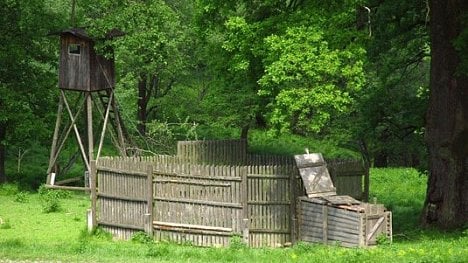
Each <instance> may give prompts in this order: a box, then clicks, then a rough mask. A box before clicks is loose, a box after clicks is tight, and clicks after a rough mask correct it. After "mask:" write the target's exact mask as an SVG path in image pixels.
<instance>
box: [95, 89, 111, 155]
mask: <svg viewBox="0 0 468 263" xmlns="http://www.w3.org/2000/svg"><path fill="white" fill-rule="evenodd" d="M113 97H114V92H113V91H112V92H111V94H110V97H109V100H112V99H113ZM111 105H112V104H111V103H108V104H107V108H106V114H105V117H104V123H103V124H102V131H101V138H100V139H99V147H98V152H97V156H96V161H99V157H100V156H101V150H102V144H103V143H104V136H105V135H106V129H107V123H108V121H109V112H110V108H111Z"/></svg>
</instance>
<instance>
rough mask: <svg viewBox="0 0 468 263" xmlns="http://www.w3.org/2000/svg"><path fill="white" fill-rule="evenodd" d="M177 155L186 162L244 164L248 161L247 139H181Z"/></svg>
mask: <svg viewBox="0 0 468 263" xmlns="http://www.w3.org/2000/svg"><path fill="white" fill-rule="evenodd" d="M177 157H179V158H180V159H182V160H183V161H184V162H185V163H197V164H201V163H206V164H229V165H242V164H245V163H246V161H247V141H246V140H216V141H179V142H178V143H177Z"/></svg>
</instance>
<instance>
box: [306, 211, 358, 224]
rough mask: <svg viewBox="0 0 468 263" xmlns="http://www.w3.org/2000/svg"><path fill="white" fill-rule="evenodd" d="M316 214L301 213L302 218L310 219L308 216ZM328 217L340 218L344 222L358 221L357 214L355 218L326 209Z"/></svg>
mask: <svg viewBox="0 0 468 263" xmlns="http://www.w3.org/2000/svg"><path fill="white" fill-rule="evenodd" d="M316 214H317V213H316V212H315V211H313V212H309V211H303V212H302V215H303V216H304V217H310V216H314V215H316ZM328 217H336V218H342V219H345V220H351V221H354V222H358V221H359V218H360V216H359V214H356V216H354V215H352V214H346V213H341V211H336V210H335V211H333V210H332V209H330V208H329V209H328Z"/></svg>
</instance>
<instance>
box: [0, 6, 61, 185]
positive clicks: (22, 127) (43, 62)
mask: <svg viewBox="0 0 468 263" xmlns="http://www.w3.org/2000/svg"><path fill="white" fill-rule="evenodd" d="M54 8H57V7H54ZM55 12H56V10H53V9H52V8H51V6H50V2H49V1H40V0H22V1H20V0H12V1H5V0H0V43H2V44H1V45H0V183H2V182H4V181H6V179H7V177H6V171H5V160H6V156H7V150H8V149H11V148H12V146H18V147H30V145H31V144H32V143H33V142H37V141H39V139H45V138H47V137H48V135H49V132H50V131H49V129H50V127H49V126H48V125H47V124H52V123H53V122H52V121H50V120H51V119H50V117H51V115H50V114H49V113H50V112H52V111H53V110H52V108H54V104H55V103H54V102H53V101H54V100H53V91H54V90H56V89H55V88H54V87H55V86H56V78H55V72H56V69H55V68H54V65H55V64H56V62H55V61H56V60H57V58H56V46H57V45H56V44H55V43H53V44H52V42H53V41H55V39H53V38H50V37H47V34H48V33H49V32H50V31H51V30H52V29H53V28H54V27H55V26H57V25H59V24H60V23H63V20H62V19H59V18H58V16H57V15H56V13H55ZM47 144H48V143H47Z"/></svg>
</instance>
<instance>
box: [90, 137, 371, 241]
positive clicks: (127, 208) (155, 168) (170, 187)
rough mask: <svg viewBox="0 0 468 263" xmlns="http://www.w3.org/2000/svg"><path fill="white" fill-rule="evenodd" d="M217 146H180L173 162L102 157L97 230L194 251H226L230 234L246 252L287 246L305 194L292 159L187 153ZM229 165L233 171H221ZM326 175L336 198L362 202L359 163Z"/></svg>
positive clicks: (336, 166)
mask: <svg viewBox="0 0 468 263" xmlns="http://www.w3.org/2000/svg"><path fill="white" fill-rule="evenodd" d="M221 144H222V143H221ZM224 144H226V142H224ZM193 145H195V146H196V147H195V146H193ZM217 145H218V144H217V143H210V142H208V143H207V142H196V143H193V144H190V143H189V142H181V143H179V146H178V147H179V150H180V151H181V152H180V153H178V155H176V156H168V155H158V156H152V157H138V158H127V157H117V158H101V159H100V160H99V163H98V165H97V167H96V170H97V180H98V193H97V196H98V198H97V203H98V206H97V208H98V213H97V215H98V216H97V223H98V225H99V226H102V227H104V229H106V230H108V231H110V232H111V233H113V235H115V236H117V237H120V238H124V239H128V238H130V237H131V236H132V235H133V234H134V233H135V232H136V231H146V232H147V233H150V234H152V235H153V234H154V236H155V238H156V239H158V240H173V241H175V242H189V243H192V244H194V245H198V246H225V245H227V244H229V241H230V239H231V237H232V236H234V235H239V236H241V237H242V238H243V239H244V241H245V242H246V243H248V244H249V245H250V246H252V247H261V246H282V245H285V244H288V243H293V242H294V241H295V239H296V228H297V227H296V200H297V197H300V196H303V195H304V194H305V192H304V188H303V185H302V180H301V179H300V176H299V173H298V170H297V167H296V166H295V165H294V163H293V162H292V161H290V160H292V158H289V157H276V156H262V157H252V156H249V155H245V156H243V155H242V152H243V151H245V149H243V147H244V146H243V145H242V143H236V142H228V143H227V145H228V146H225V147H224V148H223V150H218V152H217V154H218V157H219V158H218V157H215V156H216V155H215V154H212V153H208V152H207V153H203V154H199V155H197V154H195V153H194V152H196V151H197V150H196V149H197V147H198V148H203V149H205V148H206V149H212V148H216V147H217ZM194 147H195V148H194ZM206 149H205V150H206ZM205 150H203V151H205ZM230 151H234V154H233V155H234V156H237V157H229V156H228V155H229V153H230ZM189 156H192V157H189ZM239 156H240V157H239ZM213 158H214V159H213ZM209 160H212V161H213V163H211V164H209V163H207V161H209ZM230 160H231V161H232V162H234V164H235V165H223V164H225V162H228V161H230ZM197 162H200V163H197ZM249 162H251V163H254V164H255V165H249ZM275 162H276V163H278V165H271V164H274V163H275ZM265 164H270V165H265ZM329 169H330V172H331V174H332V178H333V180H334V183H335V185H336V186H337V188H338V192H339V193H340V194H349V195H352V196H353V197H356V198H362V197H363V191H362V183H363V180H362V178H363V175H364V174H365V170H363V166H362V165H361V164H359V163H355V162H349V161H348V162H345V161H335V162H330V163H329ZM340 188H341V189H340ZM364 192H365V191H364Z"/></svg>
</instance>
